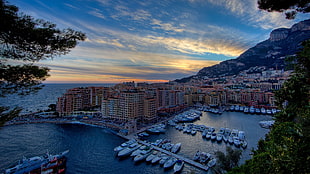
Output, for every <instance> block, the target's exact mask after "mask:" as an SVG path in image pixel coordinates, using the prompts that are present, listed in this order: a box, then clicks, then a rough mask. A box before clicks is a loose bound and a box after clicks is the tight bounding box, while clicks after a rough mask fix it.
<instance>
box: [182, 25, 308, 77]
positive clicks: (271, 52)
mask: <svg viewBox="0 0 310 174" xmlns="http://www.w3.org/2000/svg"><path fill="white" fill-rule="evenodd" d="M307 39H310V19H309V20H305V21H301V22H299V23H297V24H294V25H293V26H292V27H291V28H279V29H275V30H273V31H272V32H271V33H270V37H269V39H267V40H265V41H263V42H260V43H258V44H257V45H256V46H254V47H252V48H250V49H248V50H247V51H245V52H244V53H242V54H241V55H240V56H239V57H237V58H236V59H230V60H226V61H223V62H221V63H219V64H216V65H213V66H210V67H204V68H203V69H201V70H200V71H199V72H198V73H197V75H194V76H191V77H186V78H183V79H180V80H176V81H177V82H187V81H190V79H191V78H193V77H195V78H201V77H204V76H206V77H218V76H226V75H235V74H238V73H239V72H240V71H243V70H246V69H249V68H250V67H254V66H266V67H267V68H272V67H273V68H275V67H277V68H282V67H284V58H285V57H286V56H288V55H294V54H295V53H296V52H297V51H298V50H299V49H300V47H301V43H302V42H303V41H304V40H307Z"/></svg>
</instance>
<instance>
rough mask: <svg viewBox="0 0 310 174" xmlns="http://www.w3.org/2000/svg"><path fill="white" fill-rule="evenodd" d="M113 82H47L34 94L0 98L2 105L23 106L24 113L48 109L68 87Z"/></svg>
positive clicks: (0, 104)
mask: <svg viewBox="0 0 310 174" xmlns="http://www.w3.org/2000/svg"><path fill="white" fill-rule="evenodd" d="M112 85H113V84H45V87H44V88H43V89H41V90H40V91H38V92H37V93H35V94H33V95H26V96H19V95H10V96H8V97H6V98H0V100H1V101H0V106H10V107H16V106H19V107H22V108H23V109H24V110H23V111H22V114H25V113H31V112H36V111H40V110H46V109H48V105H50V104H56V102H57V98H58V97H61V96H62V95H63V94H64V93H65V92H66V90H67V89H71V88H76V87H88V86H107V87H108V86H112Z"/></svg>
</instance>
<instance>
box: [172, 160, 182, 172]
mask: <svg viewBox="0 0 310 174" xmlns="http://www.w3.org/2000/svg"><path fill="white" fill-rule="evenodd" d="M183 166H184V161H182V160H177V161H176V163H175V164H174V166H173V171H174V173H177V172H181V170H182V168H183Z"/></svg>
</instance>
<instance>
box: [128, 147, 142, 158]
mask: <svg viewBox="0 0 310 174" xmlns="http://www.w3.org/2000/svg"><path fill="white" fill-rule="evenodd" d="M141 152H142V150H141V149H137V150H135V151H133V152H132V153H131V154H130V156H131V157H135V156H137V155H139V154H140V153H141Z"/></svg>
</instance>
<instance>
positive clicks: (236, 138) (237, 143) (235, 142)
mask: <svg viewBox="0 0 310 174" xmlns="http://www.w3.org/2000/svg"><path fill="white" fill-rule="evenodd" d="M234 145H235V146H236V147H240V140H239V138H238V137H234Z"/></svg>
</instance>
